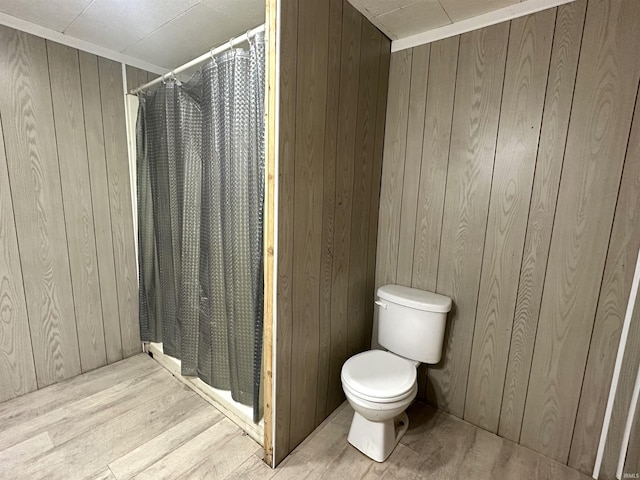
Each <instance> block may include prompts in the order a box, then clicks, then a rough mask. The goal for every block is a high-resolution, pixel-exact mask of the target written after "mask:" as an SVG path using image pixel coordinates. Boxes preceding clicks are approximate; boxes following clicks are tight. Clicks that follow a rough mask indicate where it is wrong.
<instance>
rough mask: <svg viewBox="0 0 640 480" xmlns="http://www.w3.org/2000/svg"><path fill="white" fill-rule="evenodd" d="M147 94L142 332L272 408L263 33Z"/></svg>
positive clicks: (234, 391) (143, 102)
mask: <svg viewBox="0 0 640 480" xmlns="http://www.w3.org/2000/svg"><path fill="white" fill-rule="evenodd" d="M249 44H250V46H249V49H248V50H243V49H238V48H236V49H233V50H230V51H228V52H225V53H223V54H222V55H220V56H218V57H216V58H214V59H212V60H211V61H210V62H209V63H207V64H206V65H205V66H204V67H203V68H202V69H201V70H200V71H199V72H197V73H196V74H195V75H194V76H193V78H192V79H191V80H190V81H189V82H187V83H186V84H180V83H178V82H176V81H169V82H166V83H164V84H162V85H161V86H160V87H158V88H157V89H155V90H152V91H148V92H146V93H144V94H142V95H141V96H140V106H139V109H138V124H137V176H138V222H139V228H138V244H139V267H140V268H139V277H140V278H139V283H140V290H139V292H140V293H139V295H140V298H139V301H140V333H141V336H142V340H143V341H152V342H162V343H163V349H164V352H165V353H166V354H168V355H171V356H174V357H176V358H179V359H180V360H181V362H182V374H183V375H197V376H199V377H200V378H201V379H202V380H204V381H205V382H206V383H208V384H209V385H211V386H213V387H215V388H218V389H222V390H230V391H231V395H232V397H233V399H234V400H236V401H238V402H240V403H242V404H245V405H250V406H253V411H254V421H256V422H257V421H258V420H259V418H260V417H261V402H260V401H259V400H260V397H259V395H260V379H261V365H262V308H263V271H262V250H263V243H262V223H263V222H262V220H263V201H264V34H258V35H256V36H255V37H253V38H252V39H251V40H250V42H249Z"/></svg>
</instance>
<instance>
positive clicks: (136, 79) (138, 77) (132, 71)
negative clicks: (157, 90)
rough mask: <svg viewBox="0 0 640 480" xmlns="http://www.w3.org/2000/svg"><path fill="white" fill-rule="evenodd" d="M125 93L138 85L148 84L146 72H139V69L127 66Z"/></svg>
mask: <svg viewBox="0 0 640 480" xmlns="http://www.w3.org/2000/svg"><path fill="white" fill-rule="evenodd" d="M126 70H127V92H129V91H131V90H133V89H134V88H137V87H139V86H140V85H144V84H145V83H147V82H148V80H147V72H145V71H144V70H140V69H139V68H136V67H132V66H131V65H127V67H126Z"/></svg>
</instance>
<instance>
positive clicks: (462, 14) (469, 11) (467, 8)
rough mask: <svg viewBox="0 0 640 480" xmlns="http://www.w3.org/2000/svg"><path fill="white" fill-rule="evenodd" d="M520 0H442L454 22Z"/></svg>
mask: <svg viewBox="0 0 640 480" xmlns="http://www.w3.org/2000/svg"><path fill="white" fill-rule="evenodd" d="M518 2H519V0H482V1H481V2H479V1H478V0H440V3H441V4H442V6H443V8H444V10H445V11H446V12H447V15H449V18H451V21H453V22H459V21H460V20H465V19H467V18H471V17H475V16H477V15H482V14H483V13H487V12H491V11H492V10H498V9H499V8H504V7H507V6H509V5H513V4H515V3H518Z"/></svg>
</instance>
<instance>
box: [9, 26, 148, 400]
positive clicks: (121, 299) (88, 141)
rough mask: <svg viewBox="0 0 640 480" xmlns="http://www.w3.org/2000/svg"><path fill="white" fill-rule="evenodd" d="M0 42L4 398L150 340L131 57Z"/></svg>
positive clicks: (32, 40)
mask: <svg viewBox="0 0 640 480" xmlns="http://www.w3.org/2000/svg"><path fill="white" fill-rule="evenodd" d="M0 44H1V45H2V46H3V48H2V49H0V121H1V125H0V126H1V128H0V132H1V135H0V214H1V218H0V249H1V251H2V254H1V255H0V401H3V400H7V399H9V398H13V397H16V396H18V395H22V394H24V393H27V392H30V391H32V390H35V389H37V388H42V387H44V386H47V385H50V384H52V383H55V382H58V381H60V380H63V379H66V378H69V377H73V376H75V375H78V374H79V373H81V372H86V371H88V370H92V369H94V368H97V367H100V366H103V365H106V364H107V363H112V362H115V361H118V360H120V359H122V358H125V357H128V356H130V355H133V354H135V353H137V352H139V351H140V348H141V347H140V335H139V331H138V313H137V312H138V294H137V280H136V263H135V253H134V237H133V225H132V211H131V193H130V187H129V173H128V157H127V150H126V137H125V124H124V118H125V117H124V102H123V98H122V94H123V93H122V92H123V89H122V70H121V65H120V64H119V63H115V62H112V61H109V60H106V59H103V58H98V57H96V56H95V55H91V54H88V53H85V52H80V51H78V50H75V49H73V48H69V47H66V46H63V45H59V44H56V43H53V42H50V41H45V40H44V39H41V38H38V37H34V36H32V35H28V34H25V33H22V32H18V31H16V30H13V29H10V28H7V27H3V26H0Z"/></svg>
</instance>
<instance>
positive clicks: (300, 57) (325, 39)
mask: <svg viewBox="0 0 640 480" xmlns="http://www.w3.org/2000/svg"><path fill="white" fill-rule="evenodd" d="M389 57H390V41H389V40H388V39H386V38H384V36H383V35H382V34H381V33H380V32H379V31H378V30H377V29H376V28H375V27H373V25H371V23H369V22H368V21H367V20H366V19H365V18H364V17H363V16H362V15H361V14H360V13H359V12H358V11H357V10H356V9H355V8H353V7H352V6H351V5H350V4H349V3H348V2H346V1H345V0H332V1H330V2H311V1H310V0H304V1H302V0H300V1H297V0H291V1H285V2H283V3H282V5H281V50H280V59H281V63H280V75H281V78H280V86H281V92H280V100H279V101H280V120H279V122H280V145H279V149H280V150H279V151H280V160H279V161H280V165H279V169H280V171H279V186H278V188H279V192H278V196H279V200H278V203H279V205H278V209H279V210H278V212H279V219H278V261H279V264H278V286H277V298H278V307H277V308H278V322H277V328H278V338H277V349H276V355H277V366H276V368H277V374H276V387H275V388H276V403H275V408H276V415H275V416H276V427H275V428H276V431H275V435H274V438H275V446H274V452H275V453H274V459H275V463H276V464H277V463H278V462H279V461H281V460H282V459H283V458H284V457H285V456H286V455H287V454H288V453H289V452H290V451H291V450H292V449H293V448H294V447H295V446H296V445H297V444H298V443H300V442H301V441H302V440H303V439H304V438H305V437H306V436H307V435H308V434H309V433H310V432H311V430H312V429H313V428H314V427H315V426H316V425H317V424H319V423H320V422H322V421H323V420H324V419H325V418H326V416H327V415H329V414H330V413H331V412H332V411H333V410H334V409H335V408H336V407H337V406H338V405H339V404H340V403H342V401H343V400H344V396H343V392H342V386H341V381H340V372H341V369H342V365H343V363H344V362H345V360H346V359H347V358H348V357H349V356H350V355H352V354H354V353H357V352H360V351H362V350H364V349H366V348H368V345H369V339H370V335H371V315H372V301H373V288H374V271H375V263H374V262H375V254H376V236H377V219H378V217H377V211H378V195H379V189H380V178H381V165H382V141H383V138H384V112H385V108H384V105H385V103H386V93H387V89H386V88H387V87H386V86H387V82H386V79H387V78H388V71H389Z"/></svg>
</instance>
